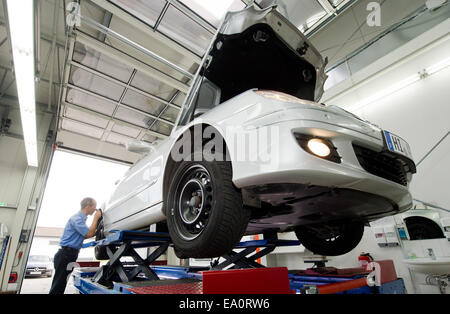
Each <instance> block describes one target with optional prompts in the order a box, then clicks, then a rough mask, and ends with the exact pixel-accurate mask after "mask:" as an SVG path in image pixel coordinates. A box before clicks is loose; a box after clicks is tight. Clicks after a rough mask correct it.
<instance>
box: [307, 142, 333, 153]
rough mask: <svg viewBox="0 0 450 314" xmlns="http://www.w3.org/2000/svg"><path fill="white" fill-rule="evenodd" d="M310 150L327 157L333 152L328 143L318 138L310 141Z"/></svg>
mask: <svg viewBox="0 0 450 314" xmlns="http://www.w3.org/2000/svg"><path fill="white" fill-rule="evenodd" d="M308 148H309V150H310V151H311V152H312V153H313V154H314V155H317V156H319V157H327V156H329V155H330V154H331V150H330V148H329V147H328V145H327V144H325V143H324V142H323V141H322V140H320V139H318V138H313V139H311V140H309V141H308Z"/></svg>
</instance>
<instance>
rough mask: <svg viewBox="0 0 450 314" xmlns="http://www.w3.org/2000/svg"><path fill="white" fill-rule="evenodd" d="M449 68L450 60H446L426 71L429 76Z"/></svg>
mask: <svg viewBox="0 0 450 314" xmlns="http://www.w3.org/2000/svg"><path fill="white" fill-rule="evenodd" d="M448 66H450V58H447V59H444V60H442V61H440V62H438V63H436V64H435V65H432V66H430V67H429V68H427V69H426V72H427V73H428V75H432V74H434V73H437V72H439V71H441V70H443V69H445V68H446V67H448Z"/></svg>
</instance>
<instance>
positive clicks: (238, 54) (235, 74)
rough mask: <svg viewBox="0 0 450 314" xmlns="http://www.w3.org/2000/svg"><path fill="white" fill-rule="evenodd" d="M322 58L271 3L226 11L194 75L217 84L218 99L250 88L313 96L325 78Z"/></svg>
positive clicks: (316, 97)
mask: <svg viewBox="0 0 450 314" xmlns="http://www.w3.org/2000/svg"><path fill="white" fill-rule="evenodd" d="M326 64H327V60H324V59H323V58H322V56H321V55H320V53H319V52H318V51H317V50H316V49H315V48H314V47H313V46H312V44H311V43H310V42H309V40H308V39H307V38H306V37H305V36H304V35H303V34H302V33H301V32H300V30H298V29H297V28H296V27H295V26H294V25H292V24H291V22H289V20H288V19H286V18H285V17H284V16H283V15H282V14H281V13H279V12H278V11H277V10H276V6H273V7H269V8H266V9H263V10H261V9H258V8H257V7H256V6H254V5H252V6H249V7H247V8H246V9H244V10H242V11H237V12H228V13H227V15H226V16H225V18H224V20H223V22H222V24H221V26H220V27H219V30H218V32H217V33H216V36H215V39H214V41H213V42H212V44H211V46H210V49H209V50H208V52H207V55H206V57H205V60H204V63H203V66H202V68H201V70H200V75H201V76H204V77H206V78H207V79H208V80H209V81H211V82H212V83H214V84H215V85H217V86H218V87H219V88H220V89H221V101H220V102H221V103H222V102H224V101H226V100H228V99H230V98H232V97H234V96H236V95H238V94H240V93H242V92H244V91H247V90H249V89H252V88H258V89H271V90H277V91H280V92H285V93H288V94H290V95H293V96H296V97H298V98H302V99H307V100H312V101H319V100H320V98H321V97H322V94H323V86H324V83H325V80H326V78H327V76H326V74H325V66H326Z"/></svg>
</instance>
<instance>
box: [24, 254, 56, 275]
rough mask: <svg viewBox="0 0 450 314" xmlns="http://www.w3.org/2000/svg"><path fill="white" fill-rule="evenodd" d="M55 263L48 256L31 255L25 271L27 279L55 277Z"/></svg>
mask: <svg viewBox="0 0 450 314" xmlns="http://www.w3.org/2000/svg"><path fill="white" fill-rule="evenodd" d="M53 270H54V268H53V262H52V261H51V259H50V257H48V256H46V255H30V256H29V257H28V261H27V267H26V269H25V277H42V276H46V277H51V276H53Z"/></svg>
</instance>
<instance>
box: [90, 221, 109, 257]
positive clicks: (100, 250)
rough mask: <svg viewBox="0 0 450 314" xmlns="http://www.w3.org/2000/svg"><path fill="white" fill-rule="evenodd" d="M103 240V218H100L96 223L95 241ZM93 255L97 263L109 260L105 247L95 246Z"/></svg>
mask: <svg viewBox="0 0 450 314" xmlns="http://www.w3.org/2000/svg"><path fill="white" fill-rule="evenodd" d="M104 238H105V235H104V233H103V218H100V219H99V221H98V223H97V232H96V234H95V241H100V240H103V239H104ZM94 254H95V258H96V259H97V260H99V261H101V260H108V259H109V256H108V253H107V252H106V246H98V245H97V246H96V247H95V248H94Z"/></svg>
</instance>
